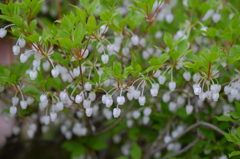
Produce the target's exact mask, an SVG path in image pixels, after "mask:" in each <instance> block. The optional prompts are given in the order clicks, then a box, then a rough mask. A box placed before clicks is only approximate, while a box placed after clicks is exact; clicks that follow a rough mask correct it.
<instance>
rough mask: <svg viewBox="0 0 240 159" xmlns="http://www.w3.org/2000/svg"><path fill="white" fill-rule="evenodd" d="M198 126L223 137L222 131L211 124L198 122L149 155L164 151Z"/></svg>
mask: <svg viewBox="0 0 240 159" xmlns="http://www.w3.org/2000/svg"><path fill="white" fill-rule="evenodd" d="M199 126H205V127H208V128H210V129H213V130H215V131H217V132H218V133H220V134H222V135H224V133H225V132H224V131H223V130H221V129H219V128H218V127H216V126H215V125H212V124H210V123H207V122H203V121H200V122H197V123H195V124H193V125H191V126H189V127H188V128H187V129H186V130H185V131H184V132H182V133H181V134H179V135H178V136H177V137H175V138H173V139H172V140H171V141H169V142H168V143H165V144H163V145H159V146H158V147H157V148H155V149H154V150H153V151H152V153H151V155H153V154H155V153H156V152H158V151H160V150H162V149H164V148H165V147H167V146H168V145H169V144H170V143H172V142H174V141H176V140H178V139H179V138H181V137H182V136H184V135H185V134H187V133H188V132H189V131H191V130H192V129H195V128H197V127H199Z"/></svg>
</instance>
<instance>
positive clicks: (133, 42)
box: [131, 35, 139, 45]
mask: <svg viewBox="0 0 240 159" xmlns="http://www.w3.org/2000/svg"><path fill="white" fill-rule="evenodd" d="M131 42H132V44H133V45H138V43H139V38H138V36H137V35H133V36H132V37H131Z"/></svg>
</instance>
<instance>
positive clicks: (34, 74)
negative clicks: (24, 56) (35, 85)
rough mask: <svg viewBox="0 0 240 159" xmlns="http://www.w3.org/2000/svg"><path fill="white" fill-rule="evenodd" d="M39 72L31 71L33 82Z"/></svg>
mask: <svg viewBox="0 0 240 159" xmlns="http://www.w3.org/2000/svg"><path fill="white" fill-rule="evenodd" d="M37 75H38V72H37V71H36V70H31V71H30V72H29V76H30V79H31V80H35V79H36V78H37Z"/></svg>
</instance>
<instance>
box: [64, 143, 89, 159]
mask: <svg viewBox="0 0 240 159" xmlns="http://www.w3.org/2000/svg"><path fill="white" fill-rule="evenodd" d="M62 147H63V148H64V149H66V150H67V151H69V152H71V157H72V158H75V157H80V156H81V155H82V154H84V153H85V152H86V148H85V147H84V146H83V145H82V144H81V143H80V142H77V141H66V142H64V143H63V145H62Z"/></svg>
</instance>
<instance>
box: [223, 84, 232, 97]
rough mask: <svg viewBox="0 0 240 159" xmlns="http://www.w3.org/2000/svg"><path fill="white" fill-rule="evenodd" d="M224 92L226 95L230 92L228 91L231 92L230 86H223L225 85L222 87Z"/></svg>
mask: <svg viewBox="0 0 240 159" xmlns="http://www.w3.org/2000/svg"><path fill="white" fill-rule="evenodd" d="M224 93H225V94H226V95H228V94H230V93H231V87H230V86H225V87H224Z"/></svg>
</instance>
